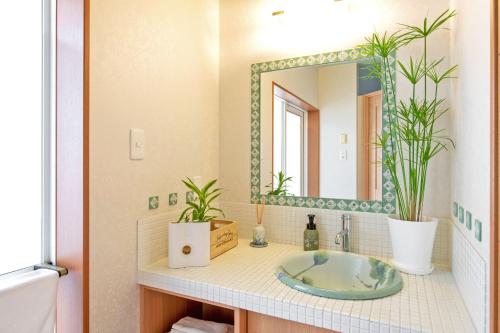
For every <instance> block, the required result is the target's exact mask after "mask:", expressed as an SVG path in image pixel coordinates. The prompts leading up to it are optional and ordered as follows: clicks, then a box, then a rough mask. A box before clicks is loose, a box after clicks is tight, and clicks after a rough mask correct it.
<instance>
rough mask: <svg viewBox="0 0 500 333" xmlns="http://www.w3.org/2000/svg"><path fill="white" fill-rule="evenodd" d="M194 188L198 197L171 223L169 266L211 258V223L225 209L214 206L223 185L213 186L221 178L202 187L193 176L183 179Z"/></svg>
mask: <svg viewBox="0 0 500 333" xmlns="http://www.w3.org/2000/svg"><path fill="white" fill-rule="evenodd" d="M182 182H183V183H184V185H186V187H187V188H188V189H189V190H190V191H192V192H193V194H194V198H193V200H192V201H189V202H187V205H188V207H187V208H186V209H184V210H183V211H182V213H181V215H180V216H179V219H178V220H177V222H172V223H169V226H168V266H169V267H170V268H180V267H189V266H207V265H208V264H209V262H210V225H211V221H212V220H214V219H215V218H216V217H217V215H218V214H221V215H224V212H223V211H222V210H221V209H219V208H216V207H213V206H212V205H213V203H214V200H215V199H217V198H218V197H219V196H220V195H221V194H222V189H220V188H213V187H214V185H215V183H216V182H217V179H214V180H211V181H209V182H208V183H207V184H205V185H204V186H203V187H201V188H200V187H198V186H197V185H196V184H195V183H194V182H193V181H192V180H191V179H190V178H187V180H182Z"/></svg>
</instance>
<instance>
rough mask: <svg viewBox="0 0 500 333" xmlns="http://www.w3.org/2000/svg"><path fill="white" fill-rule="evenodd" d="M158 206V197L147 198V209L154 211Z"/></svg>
mask: <svg viewBox="0 0 500 333" xmlns="http://www.w3.org/2000/svg"><path fill="white" fill-rule="evenodd" d="M159 206H160V197H159V196H154V197H149V209H156V208H158V207H159Z"/></svg>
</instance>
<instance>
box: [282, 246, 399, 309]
mask: <svg viewBox="0 0 500 333" xmlns="http://www.w3.org/2000/svg"><path fill="white" fill-rule="evenodd" d="M276 276H277V277H278V279H279V280H280V281H281V282H283V283H284V284H286V285H288V286H290V287H292V288H294V289H297V290H299V291H302V292H304V293H308V294H312V295H316V296H322V297H328V298H337V299H348V300H361V299H374V298H381V297H386V296H390V295H393V294H395V293H397V292H399V291H400V290H401V289H402V288H403V280H402V279H401V275H400V273H399V271H398V270H397V269H395V268H394V267H392V266H391V265H389V264H386V263H385V262H383V261H380V260H378V259H375V258H371V257H366V256H361V255H357V254H352V253H346V252H337V251H326V250H319V251H310V252H303V253H300V254H295V255H291V256H289V257H288V258H286V259H285V260H284V261H283V262H282V263H281V265H279V266H278V268H277V270H276Z"/></svg>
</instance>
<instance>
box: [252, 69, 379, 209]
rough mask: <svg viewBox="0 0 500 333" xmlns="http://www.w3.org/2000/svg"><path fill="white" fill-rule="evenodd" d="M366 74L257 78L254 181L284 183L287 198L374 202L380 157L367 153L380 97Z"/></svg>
mask: <svg viewBox="0 0 500 333" xmlns="http://www.w3.org/2000/svg"><path fill="white" fill-rule="evenodd" d="M368 74H369V73H368V70H367V68H366V66H365V65H363V64H362V63H356V62H353V63H341V64H335V65H327V66H306V67H300V68H291V69H286V70H279V71H272V72H267V73H262V74H261V80H262V82H261V94H262V99H261V113H262V120H263V123H261V131H262V138H263V144H262V146H261V167H263V171H264V173H262V177H269V178H268V180H269V182H274V179H272V175H273V174H278V173H279V172H280V171H281V172H283V173H284V174H285V175H286V176H287V177H292V180H291V181H290V182H289V184H288V189H287V191H288V193H289V194H290V195H294V196H300V197H322V198H343V199H356V200H379V201H380V200H382V166H381V164H380V163H379V161H381V159H382V152H381V149H380V148H378V147H376V145H374V143H375V142H376V140H377V136H378V135H380V134H381V133H382V89H381V86H380V82H379V81H378V79H370V78H367V76H369V75H368ZM271 92H272V94H271ZM269 111H271V112H269ZM269 123H270V124H269ZM269 132H270V133H269ZM270 145H272V148H271V149H269V148H270V147H269V146H270ZM268 149H269V150H268ZM266 153H267V154H266ZM266 171H267V172H266ZM269 182H267V181H266V179H264V181H262V182H261V183H264V184H268V183H269Z"/></svg>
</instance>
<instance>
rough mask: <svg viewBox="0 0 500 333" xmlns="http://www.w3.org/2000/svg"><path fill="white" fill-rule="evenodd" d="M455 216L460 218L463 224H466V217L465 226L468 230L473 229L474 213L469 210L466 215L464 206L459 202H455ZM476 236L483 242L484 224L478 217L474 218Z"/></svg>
mask: <svg viewBox="0 0 500 333" xmlns="http://www.w3.org/2000/svg"><path fill="white" fill-rule="evenodd" d="M453 216H454V217H455V218H458V221H459V222H460V223H461V224H464V217H465V227H466V228H467V229H468V230H472V220H473V219H472V213H471V212H470V211H468V210H467V211H466V212H465V216H464V207H462V206H460V205H459V204H458V203H457V202H453ZM474 237H475V238H476V240H477V241H478V242H481V241H482V239H483V224H482V222H481V221H480V220H478V219H475V220H474Z"/></svg>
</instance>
